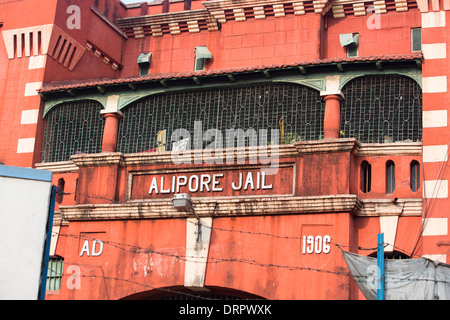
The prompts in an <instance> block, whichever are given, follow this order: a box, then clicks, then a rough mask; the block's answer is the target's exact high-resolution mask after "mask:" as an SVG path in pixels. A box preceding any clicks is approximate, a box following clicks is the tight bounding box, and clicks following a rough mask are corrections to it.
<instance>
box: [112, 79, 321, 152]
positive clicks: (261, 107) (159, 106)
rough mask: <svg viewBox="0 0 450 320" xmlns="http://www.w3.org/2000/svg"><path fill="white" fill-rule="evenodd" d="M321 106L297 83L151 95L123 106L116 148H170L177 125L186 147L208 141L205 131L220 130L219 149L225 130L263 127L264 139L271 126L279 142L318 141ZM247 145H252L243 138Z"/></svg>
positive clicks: (316, 96) (317, 97)
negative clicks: (186, 140)
mask: <svg viewBox="0 0 450 320" xmlns="http://www.w3.org/2000/svg"><path fill="white" fill-rule="evenodd" d="M324 110H325V107H324V103H323V102H322V100H321V97H320V93H319V91H317V90H313V89H311V88H308V87H305V86H299V85H296V84H262V85H253V86H241V87H232V88H231V87H230V88H220V89H208V90H196V91H183V92H176V93H167V94H161V95H154V96H149V97H146V98H143V99H141V100H139V101H137V102H134V103H132V104H131V105H129V106H128V107H126V108H124V110H122V111H123V113H124V118H123V119H122V120H121V121H120V123H119V134H118V142H117V151H118V152H122V153H134V152H143V151H156V150H158V151H161V149H159V147H160V146H161V145H165V147H166V149H165V150H172V144H171V142H172V133H173V132H174V131H175V130H176V129H183V130H187V132H189V134H190V137H191V141H190V146H191V148H190V149H195V148H196V147H195V146H201V148H203V147H205V146H206V145H210V142H205V141H204V140H203V137H202V135H203V133H205V132H206V131H207V130H209V129H216V130H217V131H218V132H221V134H222V137H223V147H226V146H225V137H226V130H229V129H233V130H238V129H242V130H244V131H245V132H247V131H248V130H249V129H250V130H254V132H255V133H256V137H257V138H259V136H258V133H259V130H261V129H267V135H268V140H270V137H271V132H272V131H271V130H276V131H277V132H278V136H279V142H281V143H292V142H294V141H301V140H318V139H321V138H322V137H323V117H324ZM195 124H197V127H195ZM194 129H196V130H194ZM194 139H197V140H194ZM270 142H271V143H274V142H273V141H270ZM246 145H247V146H248V145H252V146H253V145H257V144H255V141H246ZM201 148H200V149H201Z"/></svg>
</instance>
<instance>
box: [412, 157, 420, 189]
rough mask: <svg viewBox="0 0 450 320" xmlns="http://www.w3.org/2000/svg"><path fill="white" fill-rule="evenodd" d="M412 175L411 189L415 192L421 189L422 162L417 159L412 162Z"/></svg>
mask: <svg viewBox="0 0 450 320" xmlns="http://www.w3.org/2000/svg"><path fill="white" fill-rule="evenodd" d="M410 167H411V176H410V183H411V190H412V191H413V192H416V191H419V189H420V164H419V162H417V161H416V160H413V161H412V162H411V166H410Z"/></svg>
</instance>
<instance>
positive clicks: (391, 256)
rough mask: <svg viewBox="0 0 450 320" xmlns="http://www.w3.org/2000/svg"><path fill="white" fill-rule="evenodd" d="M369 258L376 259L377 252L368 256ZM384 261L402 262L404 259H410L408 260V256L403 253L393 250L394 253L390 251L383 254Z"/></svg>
mask: <svg viewBox="0 0 450 320" xmlns="http://www.w3.org/2000/svg"><path fill="white" fill-rule="evenodd" d="M369 257H372V258H376V257H377V252H374V253H372V254H370V255H369ZM384 259H385V260H404V259H411V258H410V256H408V255H407V254H405V253H403V252H400V251H397V250H394V251H390V252H384Z"/></svg>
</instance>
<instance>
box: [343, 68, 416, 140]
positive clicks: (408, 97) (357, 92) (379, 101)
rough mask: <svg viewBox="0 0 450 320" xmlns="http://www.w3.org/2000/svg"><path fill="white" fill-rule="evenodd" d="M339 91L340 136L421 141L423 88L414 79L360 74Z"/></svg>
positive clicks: (361, 138)
mask: <svg viewBox="0 0 450 320" xmlns="http://www.w3.org/2000/svg"><path fill="white" fill-rule="evenodd" d="M342 91H343V93H344V96H345V100H344V101H343V102H342V104H341V135H342V136H343V137H345V138H356V139H358V140H359V141H361V142H366V143H384V142H396V141H421V140H422V91H421V89H420V86H419V85H418V84H417V82H415V81H414V80H413V79H411V78H408V77H405V76H398V75H389V76H365V77H359V78H356V79H354V80H352V81H350V82H349V83H348V84H347V85H346V86H345V87H344V88H343V90H342Z"/></svg>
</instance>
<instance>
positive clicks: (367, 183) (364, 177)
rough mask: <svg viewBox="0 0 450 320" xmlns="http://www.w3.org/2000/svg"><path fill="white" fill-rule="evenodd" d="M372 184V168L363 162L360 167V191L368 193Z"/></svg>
mask: <svg viewBox="0 0 450 320" xmlns="http://www.w3.org/2000/svg"><path fill="white" fill-rule="evenodd" d="M371 184H372V166H371V165H370V163H369V162H367V161H366V160H364V161H363V162H361V167H360V184H359V187H360V190H361V191H362V192H364V193H367V192H370V189H371Z"/></svg>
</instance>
